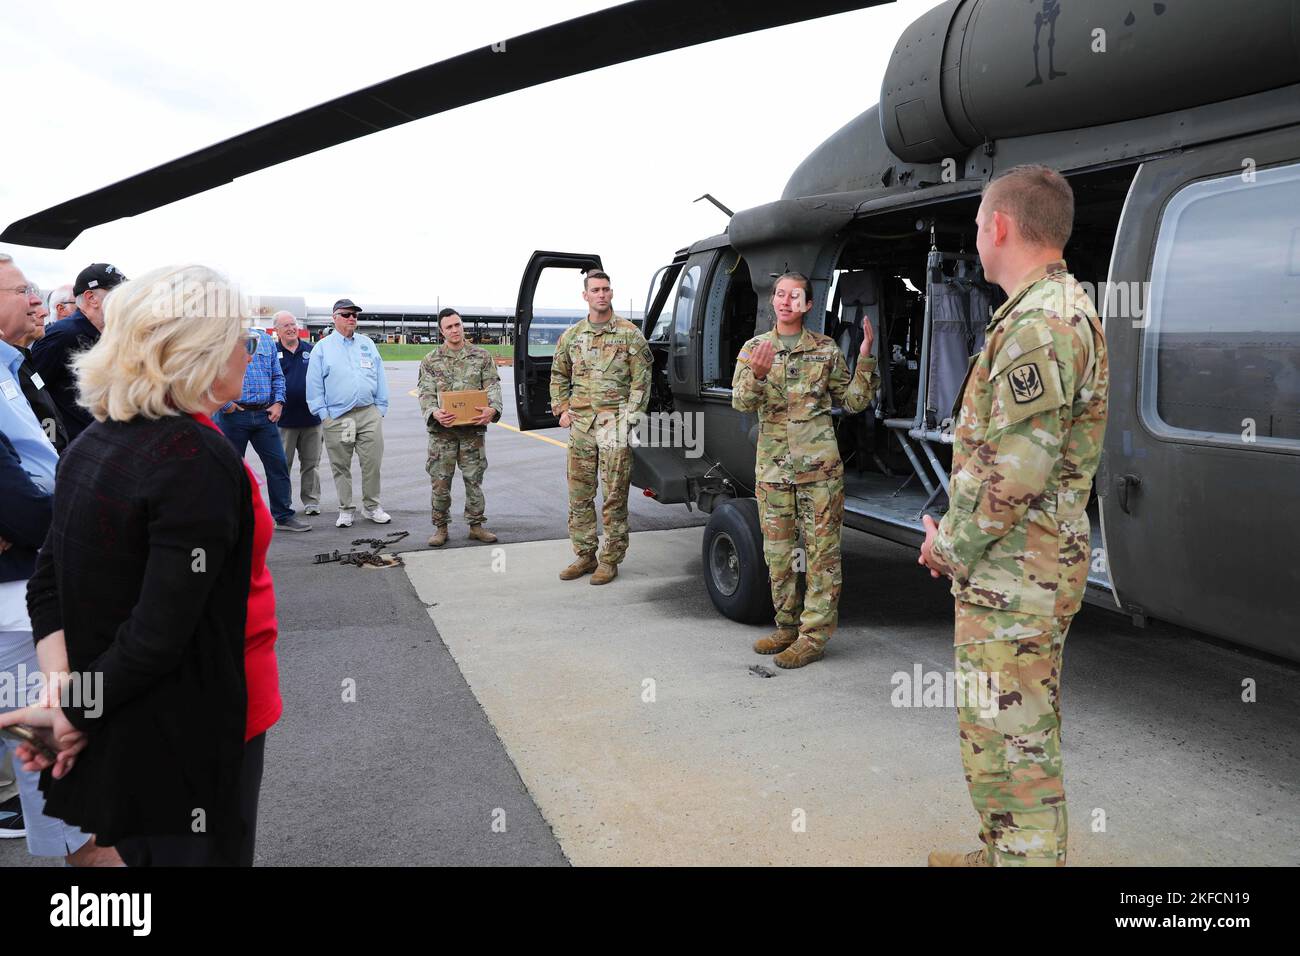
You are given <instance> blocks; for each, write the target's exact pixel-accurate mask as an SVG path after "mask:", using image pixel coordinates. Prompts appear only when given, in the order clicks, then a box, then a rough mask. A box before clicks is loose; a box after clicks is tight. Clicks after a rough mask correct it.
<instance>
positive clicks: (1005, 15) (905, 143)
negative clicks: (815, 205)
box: [879, 0, 1300, 163]
mask: <svg viewBox="0 0 1300 956" xmlns="http://www.w3.org/2000/svg"><path fill="white" fill-rule="evenodd" d="M1249 7H1250V9H1249V15H1246V11H1245V10H1244V9H1243V8H1242V7H1240V6H1239V5H1237V4H1231V3H1185V2H1182V3H1180V2H1178V0H1166V2H1151V0H949V2H948V3H944V4H942V5H940V6H938V7H935V8H934V9H932V10H930V11H928V12H927V13H925V14H924V15H923V16H921V17H919V18H918V19H917V20H916V21H915V22H914V23H912V25H911V26H909V27H908V28H907V29H906V30H905V31H904V32H903V35H902V36H901V37H900V38H899V41H898V43H897V44H896V45H895V46H894V52H893V54H892V55H891V58H890V63H889V67H888V69H887V70H886V72H885V79H884V82H883V84H882V86H881V92H880V114H879V115H880V124H881V129H882V131H883V133H884V137H885V141H886V143H887V144H888V146H889V148H890V150H891V151H892V152H893V153H894V154H895V155H896V156H898V157H899V158H900V159H902V160H904V161H906V162H911V163H936V162H939V161H941V160H942V159H944V158H946V157H950V156H951V157H957V156H962V155H965V154H966V153H967V152H969V150H970V149H972V148H973V147H975V146H978V145H979V144H980V143H983V142H986V141H988V140H997V139H1003V138H1009V137H1017V136H1026V135H1030V134H1034V133H1046V132H1055V131H1057V130H1063V129H1075V128H1079V127H1086V126H1094V125H1100V124H1104V123H1114V122H1120V121H1122V120H1130V119H1137V118H1139V117H1144V116H1154V115H1157V114H1160V113H1166V112H1169V111H1172V110H1179V109H1186V108H1190V107H1193V106H1198V105H1201V104H1205V103H1213V102H1219V101H1223V100H1228V99H1232V98H1234V97H1238V96H1246V95H1248V94H1251V93H1259V92H1262V91H1264V90H1270V89H1276V88H1278V87H1282V86H1287V85H1289V84H1292V83H1300V0H1252V2H1251V3H1250V4H1249Z"/></svg>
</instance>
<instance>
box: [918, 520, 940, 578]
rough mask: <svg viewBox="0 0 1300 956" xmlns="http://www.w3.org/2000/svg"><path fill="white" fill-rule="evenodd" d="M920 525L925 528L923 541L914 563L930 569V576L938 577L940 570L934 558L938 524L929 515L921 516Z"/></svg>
mask: <svg viewBox="0 0 1300 956" xmlns="http://www.w3.org/2000/svg"><path fill="white" fill-rule="evenodd" d="M921 526H922V527H924V528H925V541H924V542H922V544H921V556H920V557H919V558H917V559H916V563H917V564H919V565H921V566H922V567H924V568H929V569H930V577H932V578H937V577H939V574H940V571H941V570H942V569H941V568H940V567H939V565H938V563H937V562H936V561H935V558H934V538H935V535H937V534H938V533H939V526H938V525H937V524H935V523H934V519H933V518H931V517H930V516H929V515H922V516H921Z"/></svg>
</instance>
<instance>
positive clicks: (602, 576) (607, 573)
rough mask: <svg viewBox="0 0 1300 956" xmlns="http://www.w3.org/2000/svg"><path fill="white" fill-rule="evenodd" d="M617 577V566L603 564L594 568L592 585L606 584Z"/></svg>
mask: <svg viewBox="0 0 1300 956" xmlns="http://www.w3.org/2000/svg"><path fill="white" fill-rule="evenodd" d="M616 577H618V565H617V564H604V563H602V564H601V565H600V567H598V568H596V573H595V574H593V575H592V576H591V583H592V584H608V583H609V582H610V581H613V580H614V579H615V578H616Z"/></svg>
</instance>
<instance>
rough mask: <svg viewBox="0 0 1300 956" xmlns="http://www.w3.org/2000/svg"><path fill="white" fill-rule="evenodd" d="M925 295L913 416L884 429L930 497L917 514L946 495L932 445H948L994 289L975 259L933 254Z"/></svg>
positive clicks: (889, 421) (943, 471)
mask: <svg viewBox="0 0 1300 956" xmlns="http://www.w3.org/2000/svg"><path fill="white" fill-rule="evenodd" d="M925 290H926V309H925V322H924V327H923V328H922V331H921V360H920V380H919V382H918V384H917V392H918V396H919V398H918V400H917V403H916V411H915V412H914V413H913V415H912V416H911V417H910V418H906V417H898V418H887V419H885V426H886V427H887V428H889V429H891V430H892V431H893V432H894V433H895V436H896V437H897V438H898V441H899V444H900V445H901V446H902V448H903V452H904V453H905V454H906V455H907V458H908V460H909V461H910V462H911V465H912V470H913V473H914V476H915V477H916V478H918V479H920V481H921V484H922V486H923V487H924V488H925V490H926V492H927V493H928V495H929V498H928V499H927V500H926V503H925V506H924V507H923V508H922V509H921V510H922V511H924V510H925V508H928V507H929V506H930V504H931V503H932V502H933V501H934V500H935V499H936V498H937V497H938V496H939V494H940V492H943V493H945V494H946V493H947V490H948V468H947V467H946V466H945V465H944V464H943V462H942V461H940V459H939V456H938V455H937V454H936V452H935V448H934V446H935V445H951V444H952V427H953V423H954V419H955V409H954V406H955V405H956V404H957V401H958V399H959V398H960V396H961V388H962V384H963V383H964V381H965V379H966V370H967V368H968V366H969V361H970V357H971V356H972V355H975V354H978V352H979V350H980V349H982V348H983V347H984V329H985V325H986V324H987V318H986V317H987V316H988V314H989V308H990V306H991V303H992V302H993V301H994V298H993V297H994V290H993V288H992V287H991V286H989V284H988V283H987V282H985V281H984V278H983V275H982V273H981V271H980V268H979V260H978V257H976V256H973V255H968V254H966V253H945V252H940V251H939V250H937V249H932V250H931V252H930V254H929V257H928V259H927V261H926V279H925ZM918 451H919V452H920V454H919V455H918ZM922 455H923V456H924V459H925V461H922V458H921V456H922ZM927 464H928V467H927ZM911 477H912V476H909V477H908V481H911Z"/></svg>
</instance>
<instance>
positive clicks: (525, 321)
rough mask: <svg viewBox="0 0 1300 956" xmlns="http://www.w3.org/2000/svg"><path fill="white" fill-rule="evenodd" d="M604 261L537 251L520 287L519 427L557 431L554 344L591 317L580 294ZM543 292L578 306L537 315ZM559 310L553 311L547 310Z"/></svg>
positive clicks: (517, 353) (517, 328)
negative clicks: (567, 312)
mask: <svg viewBox="0 0 1300 956" xmlns="http://www.w3.org/2000/svg"><path fill="white" fill-rule="evenodd" d="M600 268H601V264H600V256H597V255H590V254H584V253H576V252H534V253H533V256H532V258H531V259H529V260H528V268H527V269H525V270H524V278H523V281H522V282H521V283H520V284H519V302H518V304H517V305H516V306H515V409H516V411H517V412H518V414H519V428H520V429H521V430H523V431H529V430H530V429H534V428H554V427H556V426H557V425H558V424H559V419H558V418H556V416H554V415H552V414H551V361H552V357H553V356H554V355H555V343H556V342H557V341H558V340H559V337H560V333H561V332H563V331H564V329H565V328H566V327H567V326H569V325H572V324H573V323H575V322H577V321H578V320H579V319H581V318H582V316H584V315H586V312H587V310H586V307H585V306H582V305H581V302H582V299H581V297H580V295H579V293H580V292H581V291H582V286H583V281H584V280H583V276H584V274H585V273H587V272H588V271H590V270H592V269H600ZM539 288H540V289H541V290H543V294H549V295H552V296H557V297H560V296H562V298H557V301H566V302H567V301H573V302H575V303H577V304H576V305H575V306H574V310H573V314H572V315H571V316H550V317H548V318H547V319H546V320H543V319H541V318H540V317H538V316H537V314H536V313H537V310H535V309H534V307H533V300H534V298H536V296H537V294H538V291H539ZM548 311H554V310H548Z"/></svg>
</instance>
